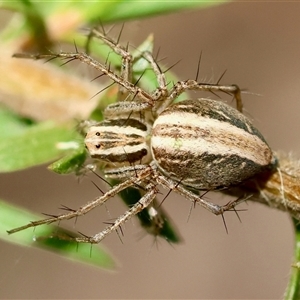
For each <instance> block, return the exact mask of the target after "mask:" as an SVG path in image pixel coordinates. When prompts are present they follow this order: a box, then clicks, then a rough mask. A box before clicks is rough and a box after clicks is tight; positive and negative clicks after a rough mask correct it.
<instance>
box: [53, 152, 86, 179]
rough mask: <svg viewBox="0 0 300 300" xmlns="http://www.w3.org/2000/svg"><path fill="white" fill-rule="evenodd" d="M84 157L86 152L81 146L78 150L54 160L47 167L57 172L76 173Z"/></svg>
mask: <svg viewBox="0 0 300 300" xmlns="http://www.w3.org/2000/svg"><path fill="white" fill-rule="evenodd" d="M86 157H87V152H86V150H85V148H84V147H81V148H80V149H79V150H78V151H74V152H72V153H70V154H69V155H66V156H64V157H63V158H61V159H59V160H57V161H55V162H54V163H52V164H51V165H50V166H48V169H49V170H51V171H53V172H55V173H58V174H70V173H73V172H75V173H78V172H79V171H80V169H81V167H82V165H83V164H84V162H85V160H86Z"/></svg>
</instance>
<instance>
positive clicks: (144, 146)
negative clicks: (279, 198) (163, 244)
mask: <svg viewBox="0 0 300 300" xmlns="http://www.w3.org/2000/svg"><path fill="white" fill-rule="evenodd" d="M92 36H94V37H96V38H98V39H100V40H101V41H102V42H104V43H105V44H107V45H108V46H109V47H110V48H111V49H112V51H113V52H115V53H116V54H118V55H120V57H121V60H122V64H121V66H122V67H121V71H120V75H117V74H116V73H115V72H114V71H112V70H111V68H110V66H109V65H108V64H107V63H105V64H102V63H100V62H98V61H96V60H94V59H93V58H92V57H91V56H89V55H88V54H86V53H81V52H78V51H77V49H76V52H74V53H70V52H60V53H58V54H48V55H31V56H30V57H31V58H34V59H41V58H49V59H52V58H61V59H66V60H68V61H71V60H79V61H81V62H83V63H85V64H87V65H89V66H91V67H93V68H94V69H96V70H98V71H101V72H102V73H103V74H104V75H106V76H108V77H109V78H110V79H111V80H112V81H113V83H116V84H118V85H119V86H120V90H119V99H120V101H118V102H117V103H115V104H111V105H109V106H108V107H107V108H106V110H105V111H104V117H105V118H104V121H103V122H101V123H99V124H93V123H92V125H91V126H90V128H89V129H88V132H87V135H86V138H85V143H86V147H87V149H88V150H89V152H90V154H91V157H92V158H99V159H102V160H106V161H107V163H108V168H107V169H106V170H105V171H104V172H105V175H106V177H108V178H111V179H117V180H119V181H120V183H119V184H117V185H115V186H113V187H112V188H111V189H110V190H108V191H107V192H106V193H104V194H103V195H101V196H99V197H97V198H96V199H94V200H93V201H91V202H89V203H87V204H85V205H83V206H81V207H80V208H79V209H77V210H70V211H68V212H67V213H64V214H60V215H56V216H51V217H49V218H47V219H44V220H40V221H33V222H31V223H29V224H27V225H25V226H22V227H19V228H16V229H13V230H11V231H10V232H9V233H13V232H16V231H19V230H22V229H25V228H29V227H34V226H38V225H42V224H49V223H53V222H58V221H61V220H68V219H72V218H76V217H79V216H81V215H84V214H86V213H88V212H89V211H90V210H92V209H94V208H95V207H97V206H99V205H102V204H104V203H105V202H106V201H107V200H109V199H110V198H111V197H113V196H115V195H117V194H118V193H119V192H120V191H122V190H124V189H126V188H128V187H135V188H139V189H142V190H143V191H144V195H143V196H142V197H141V199H140V200H139V201H138V202H137V203H136V204H135V205H133V206H132V207H131V208H130V209H129V210H127V211H126V212H125V213H124V214H123V215H121V216H119V217H118V218H117V219H116V220H115V221H114V222H113V223H112V224H110V225H109V226H107V227H106V228H105V229H104V230H103V231H101V232H99V233H97V234H95V235H93V236H82V237H76V238H74V239H75V240H76V241H77V242H87V243H99V242H100V241H102V240H103V239H104V238H105V237H106V236H107V235H108V234H109V233H111V232H112V231H114V230H117V229H118V228H119V227H120V226H121V225H122V224H124V223H125V222H126V221H127V220H129V219H130V218H131V217H132V216H134V215H136V214H137V213H139V212H141V211H142V210H143V209H144V208H146V207H148V205H150V204H151V203H152V201H153V200H154V198H155V197H156V195H157V194H158V188H157V187H158V186H159V185H161V186H163V187H164V188H167V189H169V190H172V191H175V192H176V193H178V194H180V195H182V196H184V197H185V198H187V199H188V200H190V201H192V202H193V203H198V204H200V205H201V206H202V207H204V208H206V209H207V210H209V211H210V212H212V213H213V214H215V215H223V213H224V212H225V211H228V210H234V207H235V206H236V205H237V203H238V202H239V201H238V200H236V201H232V202H229V203H227V204H225V205H223V206H220V205H217V204H214V203H211V202H209V201H207V200H205V199H202V198H201V196H199V195H197V194H196V193H194V192H192V191H191V190H196V191H200V190H206V191H207V190H216V189H218V188H222V187H223V186H222V185H221V186H217V185H209V184H207V185H205V184H204V185H199V184H198V185H197V184H193V178H192V180H189V178H185V177H184V176H182V175H181V174H180V170H179V171H178V174H177V176H174V174H166V173H165V172H163V170H162V169H161V167H160V164H159V162H158V161H157V159H159V157H158V158H157V157H156V158H155V159H154V157H153V154H152V155H151V151H150V146H149V144H150V139H151V138H152V137H150V135H151V130H152V129H153V124H154V122H155V121H156V120H157V119H158V118H159V117H160V116H161V114H162V113H163V112H164V111H166V109H168V108H170V107H171V108H172V107H173V106H172V104H173V102H174V100H175V99H176V98H177V97H178V96H179V95H180V94H182V93H183V92H184V91H187V90H197V91H209V92H212V93H215V92H224V93H227V94H230V95H233V96H234V97H235V99H236V102H237V108H238V110H239V111H242V102H241V92H240V89H239V87H238V86H236V85H219V81H218V82H217V83H216V84H208V83H199V82H197V78H196V80H186V81H179V82H177V83H176V84H174V85H173V87H171V88H170V89H169V90H168V88H167V85H168V84H167V82H166V78H165V74H164V72H162V70H161V68H160V67H159V65H158V63H157V61H156V59H154V57H153V55H152V53H150V52H148V51H144V52H141V53H140V56H139V57H137V58H135V60H137V59H140V58H143V59H145V60H147V61H148V63H149V65H150V66H151V68H152V70H153V72H154V73H155V75H156V78H157V84H158V87H157V89H156V90H155V91H153V92H152V93H149V92H146V91H145V90H143V89H141V88H140V87H138V86H137V85H136V84H133V83H132V66H133V64H134V62H135V60H134V59H133V57H132V55H131V54H130V53H129V52H128V50H127V48H125V47H123V46H121V45H119V44H118V42H115V41H114V40H112V39H111V38H109V37H108V36H106V34H102V33H101V32H100V31H98V30H96V29H93V30H92ZM15 56H17V57H28V55H27V56H26V55H22V54H17V55H15ZM185 101H189V102H185ZM185 101H183V102H180V103H189V105H193V103H194V104H195V103H197V102H201V101H204V102H205V101H208V100H205V99H200V100H193V102H192V100H185ZM208 103H213V105H215V104H214V103H219V102H218V101H213V100H209V102H208ZM222 105H225V104H222ZM222 107H223V106H222ZM224 107H225V106H224ZM226 109H227V108H226ZM231 109H232V108H231ZM216 110H218V105H217V104H216ZM232 110H233V109H232ZM243 120H244V119H243ZM130 134H132V136H133V137H132V136H130ZM101 138H102V143H100V142H99V139H101ZM107 139H108V140H107ZM178 140H180V139H178ZM105 143H107V144H109V145H110V146H107V145H106V144H105ZM131 144H132V145H133V146H130V147H129V145H131ZM106 146H107V147H106ZM105 147H106V148H105ZM174 147H175V145H174ZM103 148H105V149H103ZM100 149H101V150H100ZM105 151H106V152H105ZM167 155H168V154H167ZM182 160H183V161H184V158H182ZM269 160H270V161H268V162H266V163H264V166H265V165H269V163H270V164H271V158H269ZM178 163H181V162H180V161H179V162H178ZM180 167H184V165H183V166H178V168H179V169H180ZM199 171H200V170H199ZM175 175H176V174H175ZM241 180H242V179H241ZM234 183H236V182H234ZM224 187H225V188H226V186H224Z"/></svg>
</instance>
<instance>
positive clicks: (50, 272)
mask: <svg viewBox="0 0 300 300" xmlns="http://www.w3.org/2000/svg"><path fill="white" fill-rule="evenodd" d="M299 13H300V7H299V3H287V2H284V3H263V2H261V3H260V2H255V3H251V2H249V3H248V2H243V3H238V2H235V3H228V4H224V5H220V6H216V7H211V8H207V9H203V10H195V11H186V12H181V13H174V14H170V15H163V16H159V17H153V18H148V19H144V20H141V21H134V22H126V23H125V28H124V30H123V34H122V41H124V42H125V44H126V42H127V41H129V42H130V43H131V44H133V45H139V44H140V43H141V42H142V41H143V40H144V39H145V38H146V37H147V36H148V35H149V34H150V33H153V34H154V37H155V46H156V49H158V48H160V57H166V59H165V60H164V63H166V64H167V65H172V64H173V63H175V62H177V61H178V60H180V63H179V64H177V65H176V66H175V67H174V68H173V72H174V73H175V74H176V75H177V76H178V78H179V79H181V80H185V79H189V78H194V77H195V74H196V70H197V61H198V58H199V53H200V52H201V51H202V62H201V69H200V79H201V81H204V80H210V79H211V78H215V79H218V77H219V76H220V75H221V74H222V72H223V71H224V70H227V73H226V75H225V77H224V79H223V80H222V83H224V84H226V83H228V84H232V83H236V84H238V85H239V86H240V87H241V88H243V89H246V90H247V91H249V94H246V95H244V97H243V101H244V107H245V113H246V114H247V115H248V116H249V117H250V118H251V119H252V120H253V122H254V124H255V125H256V127H257V128H258V129H259V130H260V131H261V132H262V133H263V135H264V136H265V138H266V140H267V141H268V143H269V145H270V146H271V147H272V148H273V149H274V150H282V151H284V152H293V153H295V155H297V156H298V157H299V155H300V139H299V133H298V131H299V124H300V123H299V110H300V102H299V96H300V84H299V83H300V81H299V72H300V60H299V53H300V39H299V37H298V34H299V29H300V18H299ZM115 32H116V35H117V33H118V30H116V31H115ZM208 96H209V97H210V95H208ZM97 194H98V191H97V190H96V189H95V188H94V187H93V186H92V184H91V182H90V181H89V180H84V181H83V182H81V183H80V184H78V182H77V179H76V178H75V176H59V175H57V174H54V173H51V172H50V171H48V170H47V169H46V166H41V167H37V168H32V169H29V170H26V171H21V172H15V173H10V174H1V175H0V197H1V198H3V199H7V200H10V201H11V202H12V203H14V204H19V205H22V206H23V207H25V208H27V209H29V210H32V211H34V212H37V213H39V212H48V213H53V212H55V209H56V208H57V207H59V206H60V205H61V204H64V205H69V206H71V207H78V206H80V205H81V204H82V203H85V202H86V201H89V200H91V199H93V198H94V197H95V196H96V195H97ZM209 197H210V199H211V200H212V201H213V200H214V195H213V194H211V195H210V196H209ZM223 201H228V199H224V200H223ZM163 207H164V208H165V209H166V210H167V211H168V213H169V215H170V216H171V217H172V219H173V220H174V223H175V224H176V226H177V227H178V230H179V231H180V233H181V235H182V237H183V239H184V241H183V243H181V244H179V245H173V246H171V245H169V244H168V243H167V242H165V241H164V240H158V241H157V242H155V241H154V239H153V237H152V236H145V237H144V238H143V239H139V236H140V235H141V232H142V229H141V228H140V227H139V225H138V222H135V221H132V222H128V223H127V224H126V226H125V227H124V228H123V230H124V232H125V236H124V237H123V244H122V243H121V242H120V240H119V238H118V236H117V235H116V234H112V235H110V236H109V237H107V238H106V239H105V241H104V242H103V243H102V245H103V246H105V247H106V248H107V249H109V250H110V251H111V253H112V254H113V255H114V257H115V258H116V260H117V261H118V268H117V269H116V270H115V271H112V272H107V271H103V270H99V269H96V268H93V267H89V266H86V265H82V264H77V263H73V262H71V261H68V260H65V259H63V258H61V257H59V256H58V255H55V254H53V253H50V252H46V251H41V250H39V249H34V248H23V247H18V246H15V245H11V244H8V243H4V242H2V241H0V243H1V269H0V297H1V298H173V299H174V298H198V299H204V298H206V299H213V298H214V299H233V298H238V299H258V298H261V299H262V298H264V299H280V298H282V297H283V294H284V290H285V287H286V284H287V282H288V278H289V272H290V266H291V264H292V263H293V262H292V254H293V227H292V224H291V220H290V218H289V216H288V215H287V214H285V213H283V212H280V211H276V210H274V209H270V208H268V207H265V206H263V205H260V204H256V203H249V204H248V205H244V206H243V207H244V208H246V211H243V212H240V217H241V220H242V223H240V222H239V220H238V219H237V217H236V216H235V215H234V214H231V213H227V214H226V223H227V227H228V230H229V233H228V234H226V231H225V229H224V225H223V223H222V219H221V218H220V217H215V216H214V215H212V214H211V213H209V212H207V211H205V210H204V209H201V208H200V207H197V209H195V210H193V211H192V214H191V216H190V218H189V221H188V222H187V219H188V215H189V211H190V203H189V202H187V201H186V200H184V199H183V198H181V197H178V196H176V195H175V194H171V196H169V197H168V198H167V200H166V201H165V202H164V204H163ZM108 208H109V211H110V213H111V214H112V215H113V216H118V215H119V214H121V213H122V212H124V211H125V210H126V207H125V206H124V204H123V203H122V202H121V201H119V199H117V198H116V199H114V200H111V201H109V204H108ZM93 216H94V217H93ZM100 217H103V219H105V218H107V213H106V211H105V208H102V209H101V210H100V213H99V211H97V213H91V215H90V216H87V217H83V218H81V219H79V220H78V221H77V224H76V230H77V229H80V231H82V232H87V233H88V232H95V231H97V228H98V227H97V226H98V224H99V223H100V222H102V220H101V219H99V218H100ZM68 225H69V228H72V226H73V223H72V222H70V223H69V224H68Z"/></svg>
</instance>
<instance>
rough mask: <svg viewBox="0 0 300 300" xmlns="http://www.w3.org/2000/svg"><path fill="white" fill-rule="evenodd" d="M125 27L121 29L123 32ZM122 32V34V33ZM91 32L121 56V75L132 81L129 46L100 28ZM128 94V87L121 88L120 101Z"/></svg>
mask: <svg viewBox="0 0 300 300" xmlns="http://www.w3.org/2000/svg"><path fill="white" fill-rule="evenodd" d="M122 30H123V27H122V29H121V32H122ZM121 32H120V34H121ZM91 34H92V35H93V36H95V37H96V38H98V39H100V40H101V41H103V42H104V43H105V44H106V45H107V46H109V47H110V48H111V50H112V51H113V52H114V53H116V54H118V55H120V56H121V60H122V61H121V71H120V77H121V78H123V79H124V80H125V81H128V82H132V55H131V54H130V53H129V52H128V50H127V48H125V47H123V46H122V45H120V44H119V43H118V41H114V40H113V39H111V38H109V37H108V36H107V35H106V34H105V33H101V32H100V31H99V30H98V29H96V28H94V29H92V30H91ZM119 36H120V35H119ZM127 94H128V90H127V89H126V88H124V87H123V88H120V89H119V96H120V97H119V101H123V100H125V99H126V95H127Z"/></svg>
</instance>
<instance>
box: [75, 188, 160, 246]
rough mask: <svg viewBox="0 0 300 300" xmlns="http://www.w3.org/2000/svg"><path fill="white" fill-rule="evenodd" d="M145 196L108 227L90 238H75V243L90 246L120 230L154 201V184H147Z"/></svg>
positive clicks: (155, 190) (155, 191) (156, 191)
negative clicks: (88, 244) (89, 244)
mask: <svg viewBox="0 0 300 300" xmlns="http://www.w3.org/2000/svg"><path fill="white" fill-rule="evenodd" d="M145 188H146V190H148V191H147V192H146V194H145V195H144V196H143V197H142V198H141V199H140V200H139V201H138V202H137V203H136V204H134V205H133V206H132V207H131V208H130V209H129V210H127V211H126V212H125V213H124V214H123V215H121V216H120V217H118V219H117V220H116V221H115V222H114V223H113V224H112V225H110V226H108V227H106V228H105V229H104V230H102V231H101V232H99V233H97V234H95V235H93V236H91V237H86V236H83V237H78V238H75V241H76V242H81V243H82V242H83V243H91V244H97V243H99V242H101V241H102V240H103V239H104V238H105V237H106V236H107V235H109V234H110V233H111V232H112V231H114V230H117V229H118V228H120V226H121V225H123V224H124V223H125V222H127V221H128V220H129V219H131V218H132V217H133V216H135V215H136V214H138V213H139V212H141V211H142V210H143V209H145V208H146V207H148V205H149V204H151V203H152V201H153V200H154V199H155V196H156V194H157V193H158V190H157V189H156V187H155V184H153V183H149V184H148V185H147V186H146V187H145Z"/></svg>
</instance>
